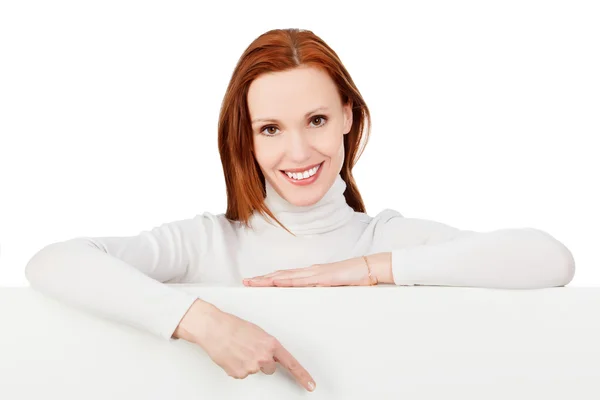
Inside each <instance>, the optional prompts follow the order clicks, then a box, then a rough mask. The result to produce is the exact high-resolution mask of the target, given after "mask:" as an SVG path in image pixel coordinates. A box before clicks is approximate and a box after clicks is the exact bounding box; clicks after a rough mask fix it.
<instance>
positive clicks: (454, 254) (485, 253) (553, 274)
mask: <svg viewBox="0 0 600 400" xmlns="http://www.w3.org/2000/svg"><path fill="white" fill-rule="evenodd" d="M381 234H382V235H383V237H382V240H383V241H384V242H385V246H386V247H387V248H388V249H390V251H391V253H392V274H393V279H394V283H395V284H396V285H403V286H413V285H426V286H463V287H485V288H498V289H538V288H547V287H555V286H564V285H567V284H568V283H569V282H571V280H572V279H573V277H574V275H575V261H574V258H573V255H572V253H571V251H570V250H569V249H568V248H567V247H566V246H565V245H564V244H563V243H561V242H560V241H558V240H557V239H555V238H554V237H553V236H551V235H550V234H548V233H546V232H544V231H542V230H539V229H535V228H509V229H498V230H494V231H489V232H476V231H471V230H460V229H458V228H455V227H452V226H449V225H446V224H443V223H441V222H436V221H431V220H426V219H419V218H405V217H403V216H402V215H401V214H399V213H397V212H394V213H393V215H392V216H391V217H390V218H389V219H387V220H384V224H383V229H382V231H381Z"/></svg>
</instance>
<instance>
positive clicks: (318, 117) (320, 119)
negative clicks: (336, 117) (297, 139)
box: [312, 115, 327, 128]
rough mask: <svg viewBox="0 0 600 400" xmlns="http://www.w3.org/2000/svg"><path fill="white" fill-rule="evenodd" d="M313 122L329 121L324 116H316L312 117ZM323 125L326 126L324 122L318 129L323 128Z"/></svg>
mask: <svg viewBox="0 0 600 400" xmlns="http://www.w3.org/2000/svg"><path fill="white" fill-rule="evenodd" d="M312 120H313V121H314V120H319V121H323V120H325V121H327V117H326V116H324V115H315V116H314V117H312ZM323 125H325V122H323V123H322V124H319V125H318V126H317V128H319V127H321V126H323Z"/></svg>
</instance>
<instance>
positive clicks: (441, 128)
mask: <svg viewBox="0 0 600 400" xmlns="http://www.w3.org/2000/svg"><path fill="white" fill-rule="evenodd" d="M211 3H212V2H211ZM599 20H600V12H599V10H598V3H597V2H594V1H572V0H571V1H523V0H519V1H497V2H481V1H452V2H445V1H437V2H432V1H419V2H388V1H368V2H350V1H347V0H346V1H339V2H321V1H306V0H303V1H299V2H281V1H272V2H267V1H252V2H239V4H232V3H231V2H228V3H219V5H215V4H210V3H209V2H198V1H188V2H182V1H162V2H157V1H152V2H149V1H123V0H119V1H102V2H80V1H53V2H42V1H37V2H33V1H3V2H2V3H0V174H1V175H0V178H1V182H0V184H1V186H0V285H2V286H21V285H27V284H28V282H27V281H26V279H25V276H24V267H25V264H26V263H27V261H28V260H29V258H30V257H31V256H33V254H34V253H35V252H36V251H37V250H39V249H40V248H41V247H43V246H45V245H46V244H49V243H53V242H56V241H61V240H66V239H69V238H73V237H78V236H119V235H122V236H128V235H136V234H138V233H139V232H140V231H141V230H145V229H149V228H151V227H153V226H157V225H160V224H161V223H164V222H168V221H173V220H178V219H184V218H191V217H193V216H194V215H196V214H198V213H202V212H204V211H210V212H213V213H222V212H225V207H226V197H225V183H224V179H223V170H222V167H221V163H220V160H219V154H218V150H217V119H218V113H219V108H220V105H221V100H222V98H223V94H224V92H225V89H226V87H227V83H228V81H229V79H230V77H231V73H232V71H233V68H234V66H235V64H236V62H237V60H238V58H239V56H240V55H241V53H242V52H243V51H244V49H245V48H246V47H247V46H248V45H249V44H250V42H252V41H253V40H254V39H255V38H256V37H257V36H259V35H260V34H262V33H264V32H266V31H267V30H270V29H274V28H290V27H294V28H304V29H309V30H312V31H313V32H314V33H315V34H317V35H318V36H320V37H321V38H323V39H324V40H325V41H326V42H327V43H328V44H329V45H330V46H331V47H332V48H333V49H334V50H335V51H336V52H337V54H338V55H339V56H340V58H341V59H342V61H343V63H344V64H345V66H346V67H347V68H348V70H349V71H350V74H351V75H352V77H353V79H354V81H355V83H356V84H357V86H358V88H359V90H360V92H361V93H362V95H363V96H364V99H365V100H366V102H367V105H368V106H369V108H370V110H371V113H372V118H373V121H372V122H373V130H372V132H371V138H370V140H369V144H368V146H367V149H366V151H365V153H364V154H363V156H362V158H361V159H360V161H359V163H358V164H357V166H356V167H355V169H354V174H355V178H356V180H357V184H358V186H359V189H360V191H361V194H362V196H363V198H364V200H365V203H366V206H367V212H368V213H369V214H370V215H374V214H376V213H377V212H379V211H381V210H382V209H384V208H392V209H395V210H398V211H399V212H400V213H401V214H403V215H404V216H405V217H419V218H426V219H432V220H437V221H440V222H444V223H446V224H450V225H453V226H456V227H460V228H463V229H473V230H481V231H487V230H495V229H500V228H509V227H535V228H538V229H542V230H545V231H546V232H548V233H550V234H551V235H553V236H554V237H555V238H557V239H558V240H560V241H562V242H563V243H564V244H565V245H566V246H567V247H568V248H569V249H570V250H571V251H572V253H573V255H574V257H575V261H576V269H577V271H576V274H575V278H574V280H573V281H572V283H571V285H570V286H597V285H599V284H600V272H599V271H598V266H599V264H600V255H599V254H598V252H597V251H596V249H597V248H598V246H599V245H600V234H598V233H597V230H596V227H597V226H598V225H600V215H599V214H600V213H599V212H598V205H599V204H600V194H599V193H598V192H599V190H598V186H599V185H598V181H599V180H600V179H599V175H600V174H599V172H600V161H599V157H598V152H599V150H600V146H599V145H598V139H599V134H600V118H599V117H600V115H599V114H600V95H599V93H600V74H599V73H598V71H600V24H598V21H599Z"/></svg>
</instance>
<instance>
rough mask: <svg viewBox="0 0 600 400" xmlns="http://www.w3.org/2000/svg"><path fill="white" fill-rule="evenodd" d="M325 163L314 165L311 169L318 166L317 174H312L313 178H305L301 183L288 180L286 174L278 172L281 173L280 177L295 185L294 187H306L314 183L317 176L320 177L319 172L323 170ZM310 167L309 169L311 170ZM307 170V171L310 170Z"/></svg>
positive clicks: (291, 179)
mask: <svg viewBox="0 0 600 400" xmlns="http://www.w3.org/2000/svg"><path fill="white" fill-rule="evenodd" d="M324 163H325V161H322V162H321V163H320V164H315V165H314V166H313V167H316V166H317V165H320V167H319V169H318V170H317V173H316V174H314V175H313V176H311V177H310V178H306V179H302V180H301V181H297V180H294V179H293V178H290V177H289V176H287V174H286V173H285V172H283V171H279V172H281V175H283V176H284V178H285V179H286V180H287V181H288V182H290V183H291V184H292V185H296V186H306V185H310V184H311V183H313V182H314V181H316V180H317V179H318V178H319V176H320V175H321V171H322V170H323V164H324ZM313 167H310V168H313ZM310 168H309V169H310Z"/></svg>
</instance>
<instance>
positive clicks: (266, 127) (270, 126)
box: [260, 125, 277, 136]
mask: <svg viewBox="0 0 600 400" xmlns="http://www.w3.org/2000/svg"><path fill="white" fill-rule="evenodd" d="M271 128H272V129H277V127H275V126H273V125H269V126H265V127H264V128H262V129H261V131H260V133H262V134H263V135H265V136H275V135H274V134H273V135H268V134H266V133H263V132H264V131H265V130H267V129H271Z"/></svg>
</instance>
